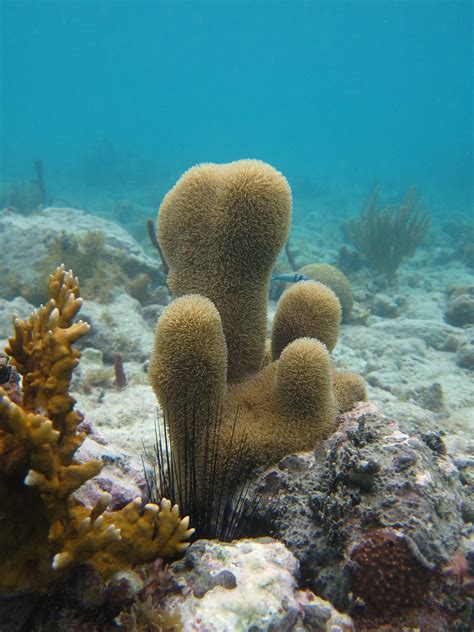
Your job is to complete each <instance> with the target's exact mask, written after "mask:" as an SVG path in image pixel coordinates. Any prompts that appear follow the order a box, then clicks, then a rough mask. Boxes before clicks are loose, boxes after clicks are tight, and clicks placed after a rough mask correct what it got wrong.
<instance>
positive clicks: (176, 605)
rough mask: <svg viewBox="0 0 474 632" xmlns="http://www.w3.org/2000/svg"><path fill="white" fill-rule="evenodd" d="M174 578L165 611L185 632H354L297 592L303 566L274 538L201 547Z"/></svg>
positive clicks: (322, 604)
mask: <svg viewBox="0 0 474 632" xmlns="http://www.w3.org/2000/svg"><path fill="white" fill-rule="evenodd" d="M170 573H171V575H172V577H174V578H175V583H176V585H177V587H178V589H177V590H176V591H175V593H174V594H169V595H167V596H165V598H164V600H163V609H164V612H166V613H169V614H170V615H173V614H174V615H175V616H176V615H177V616H179V618H180V619H181V621H182V627H181V628H180V629H181V630H183V632H191V631H192V630H196V628H198V629H199V628H200V629H203V630H211V629H213V630H234V631H235V632H247V631H248V630H288V631H290V630H308V631H309V630H313V631H314V632H330V631H331V630H332V631H335V630H340V631H341V632H342V631H344V632H354V630H355V628H354V625H353V623H352V621H351V619H350V617H349V616H348V615H347V614H342V613H340V612H338V611H337V610H336V609H335V608H334V607H333V606H332V605H331V604H330V603H328V602H327V601H324V600H323V599H321V598H319V597H317V596H316V595H314V594H313V593H312V592H311V591H309V590H298V587H297V583H296V577H297V575H298V562H297V561H296V559H295V557H294V556H293V555H292V554H291V553H290V552H289V551H288V549H287V548H286V547H285V546H284V545H283V544H282V543H281V542H276V541H275V540H272V539H271V538H259V539H254V540H252V539H243V540H238V541H236V542H232V543H221V542H216V541H212V542H208V541H205V540H203V541H199V542H196V543H194V544H192V545H191V547H190V548H189V549H188V551H187V552H186V555H185V557H184V559H183V560H181V561H179V562H176V563H174V564H172V565H171V566H170Z"/></svg>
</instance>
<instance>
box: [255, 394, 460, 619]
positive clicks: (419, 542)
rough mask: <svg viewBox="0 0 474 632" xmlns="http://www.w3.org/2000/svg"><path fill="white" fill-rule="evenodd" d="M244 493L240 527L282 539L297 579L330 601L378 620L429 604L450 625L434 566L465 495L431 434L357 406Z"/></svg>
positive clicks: (453, 534) (456, 538) (456, 525)
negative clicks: (246, 502)
mask: <svg viewBox="0 0 474 632" xmlns="http://www.w3.org/2000/svg"><path fill="white" fill-rule="evenodd" d="M254 492H255V494H257V495H260V496H261V500H260V502H259V504H258V507H257V510H256V512H255V514H254V515H253V517H252V519H251V521H250V522H251V524H250V525H249V528H250V530H249V533H250V532H252V533H267V534H269V535H271V536H272V537H275V538H277V539H278V540H281V541H282V542H284V543H285V545H286V546H287V547H288V548H289V549H290V550H291V551H292V553H293V554H294V555H295V556H296V558H297V559H298V560H299V562H300V564H301V577H302V581H303V585H305V586H307V587H308V588H310V589H311V590H313V591H314V592H315V593H317V594H318V595H320V596H322V597H323V598H325V599H328V600H329V601H331V602H332V603H333V604H334V605H335V606H336V607H337V608H339V609H342V610H347V609H349V608H352V612H353V614H354V616H356V614H357V613H359V615H360V616H362V617H372V619H374V618H375V619H377V617H381V621H383V619H384V616H387V617H388V618H389V620H390V616H393V610H394V609H396V610H397V617H398V620H399V623H402V621H403V622H405V621H406V622H407V624H410V625H411V624H412V623H413V624H414V625H415V624H417V621H418V622H419V620H420V619H416V617H417V616H418V617H420V616H424V615H425V614H426V612H425V610H424V608H425V606H426V608H428V602H429V601H430V602H431V605H430V608H431V610H432V611H433V609H434V611H436V609H437V607H439V611H437V616H439V617H440V618H441V619H442V617H445V618H446V621H447V622H448V623H449V624H450V625H451V623H452V620H451V619H450V616H451V615H452V612H451V611H450V607H449V598H448V599H447V602H446V600H444V602H443V608H441V605H440V602H438V601H437V600H438V599H440V598H439V591H441V592H442V588H441V587H440V586H441V585H442V583H440V580H439V577H440V574H439V571H440V569H441V568H442V567H443V566H444V565H445V564H447V563H448V561H449V560H450V558H451V557H452V555H453V554H454V553H455V552H456V551H457V549H458V548H459V547H460V545H461V542H462V537H463V534H464V531H465V530H466V528H467V527H466V524H465V523H464V521H463V515H462V512H461V507H462V506H463V502H464V504H465V499H466V495H465V494H464V489H463V485H462V482H461V480H460V476H459V471H458V469H457V468H456V467H455V465H454V464H453V462H452V461H451V459H450V458H449V457H448V456H447V455H446V446H445V445H444V443H443V441H442V438H441V437H440V435H438V434H436V433H434V432H425V433H417V432H416V431H415V432H413V428H410V427H409V424H402V423H400V424H399V423H397V421H395V420H394V419H390V418H388V417H385V416H384V415H383V414H381V413H380V412H378V410H377V409H376V408H375V406H373V405H371V404H367V403H363V404H359V405H358V406H357V408H356V409H354V410H353V411H351V412H349V413H346V414H344V415H343V416H342V417H341V420H340V424H339V426H338V429H337V431H336V432H335V433H334V434H333V435H332V436H331V437H330V438H329V439H327V440H326V441H324V442H323V443H321V444H320V445H319V446H318V447H317V448H316V450H315V451H314V452H307V453H300V454H295V455H291V456H287V457H285V458H284V459H282V460H281V461H280V462H279V463H278V464H277V465H276V466H274V467H272V468H270V469H267V470H266V471H264V472H263V473H262V474H261V475H260V476H259V478H258V480H257V482H256V484H255V487H254ZM464 517H465V515H464ZM252 529H254V531H252ZM374 587H375V588H376V589H375V588H374ZM350 595H352V599H351V597H350ZM451 605H452V604H451ZM410 609H414V611H415V612H416V614H415V615H414V616H415V619H410V616H409V615H410V613H411V610H410ZM453 609H455V606H454V605H453ZM390 613H392V614H390ZM405 615H406V619H404V617H405ZM392 620H393V619H392ZM379 623H380V621H379ZM364 629H365V628H364ZM367 629H382V628H377V627H375V628H373V627H372V628H367ZM399 629H401V627H400V628H399ZM426 629H428V628H426ZM430 629H431V628H430ZM433 629H436V630H437V629H438V628H433ZM439 629H440V630H441V629H454V628H449V626H448V627H446V628H439Z"/></svg>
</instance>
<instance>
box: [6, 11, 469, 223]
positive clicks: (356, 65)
mask: <svg viewBox="0 0 474 632" xmlns="http://www.w3.org/2000/svg"><path fill="white" fill-rule="evenodd" d="M473 6H474V5H473V3H472V2H470V1H467V2H459V1H443V0H441V1H434V0H433V1H417V2H403V1H402V2H392V1H379V2H366V1H360V2H359V1H356V0H353V1H351V2H337V1H336V2H334V1H333V2H298V1H292V2H278V1H274V2H255V1H254V2H233V1H222V0H221V1H219V2H200V1H197V0H196V1H194V2H175V1H173V2H171V1H169V2H158V1H154V2H147V1H141V0H135V1H129V0H126V1H120V0H117V1H108V2H103V1H98V0H97V1H96V0H82V1H78V0H71V1H69V0H61V1H60V2H58V1H55V2H50V1H45V0H26V1H11V0H2V1H1V19H2V27H1V28H2V30H1V33H2V45H1V49H2V66H1V71H2V80H1V85H2V101H1V121H2V122H1V126H2V128H1V135H2V147H1V171H2V176H1V177H2V178H3V179H22V178H23V179H28V178H32V177H33V175H34V174H33V167H32V161H33V160H34V159H38V158H39V159H41V160H42V161H43V164H44V167H45V173H46V177H47V181H48V185H49V187H50V188H51V189H54V190H55V192H57V194H58V195H59V194H61V196H62V197H64V198H67V199H70V198H73V201H74V202H75V203H77V205H81V204H85V202H86V201H87V202H88V204H89V206H88V210H90V209H91V208H92V210H97V211H98V212H100V207H101V200H102V199H103V196H110V195H112V196H113V195H123V194H124V191H125V192H126V193H127V192H128V193H129V194H130V196H132V193H131V192H132V191H133V192H135V195H136V192H137V191H142V192H144V191H148V192H149V193H148V194H147V196H146V197H145V198H144V202H145V203H146V204H152V203H153V204H154V205H155V206H156V205H157V204H158V203H159V201H160V199H161V196H162V195H163V193H165V192H166V190H167V189H168V188H169V187H170V186H171V185H172V184H173V183H174V181H175V180H176V178H177V177H178V176H179V174H180V173H181V172H182V171H183V170H184V169H186V168H187V167H189V166H191V165H193V164H195V163H198V162H201V161H212V162H225V161H230V160H235V159H238V158H243V157H252V158H254V157H255V158H261V159H262V160H265V161H267V162H270V163H271V164H272V165H274V166H275V167H277V168H278V169H279V170H281V171H282V172H283V173H284V174H285V175H286V176H287V177H288V179H289V180H290V183H291V185H292V188H293V191H294V194H295V198H296V200H297V201H298V200H299V199H301V200H304V199H317V198H318V196H319V197H324V198H328V197H329V198H330V197H333V198H342V199H343V200H344V201H345V203H347V199H348V198H349V199H350V200H351V201H352V202H353V203H354V208H357V210H358V208H359V202H360V201H361V200H364V199H366V198H367V197H368V195H369V193H370V191H371V190H372V188H373V186H374V185H375V184H381V185H382V186H384V187H386V188H387V189H388V191H389V192H391V194H392V195H393V196H394V197H396V196H400V195H402V194H403V193H404V192H405V191H406V189H407V188H408V186H410V185H411V184H417V185H418V187H419V190H420V191H422V192H423V195H424V197H425V198H426V200H427V204H428V205H429V207H430V208H431V210H432V212H434V213H435V214H436V213H439V214H440V215H442V216H443V217H446V215H449V213H450V212H451V210H453V209H455V210H456V211H458V212H463V213H466V214H469V213H470V212H471V211H472V186H473V185H472V182H473V178H472V176H473V172H472V167H473V157H472V141H473V103H472V95H473V50H472V27H473V21H472V20H473ZM132 197H133V196H132ZM296 210H297V212H298V208H297V209H296ZM302 212H304V211H302Z"/></svg>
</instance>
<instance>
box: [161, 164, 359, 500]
mask: <svg viewBox="0 0 474 632" xmlns="http://www.w3.org/2000/svg"><path fill="white" fill-rule="evenodd" d="M290 212H291V195H290V191H289V187H288V184H287V183H286V180H285V179H284V178H283V176H282V175H281V174H279V173H278V172H277V171H275V170H274V169H273V168H272V167H270V166H269V165H266V164H264V163H261V162H258V161H251V160H244V161H238V162H235V163H231V164H229V165H201V166H198V167H194V168H193V169H191V170H190V171H188V172H187V173H186V174H185V175H184V176H183V177H182V178H181V179H180V180H179V181H178V183H177V184H176V185H175V187H174V188H173V189H172V190H171V192H170V193H168V194H167V196H166V197H165V199H164V201H163V204H162V206H161V208H160V211H159V215H158V237H159V240H160V243H161V247H162V250H163V254H164V256H165V258H166V259H167V262H168V264H169V267H170V276H169V286H170V288H171V290H172V292H173V294H174V295H175V296H177V298H175V300H174V301H173V302H172V303H171V304H170V305H169V306H168V307H167V308H166V309H165V310H164V312H163V314H162V315H161V317H160V319H159V320H158V325H157V329H156V339H155V349H154V352H153V355H152V358H151V361H150V380H151V384H152V386H153V388H154V390H155V393H156V394H157V396H158V399H159V401H160V403H161V405H162V407H163V410H164V412H165V417H166V419H167V423H168V425H169V434H170V439H171V445H172V448H173V451H174V453H175V454H176V455H177V459H178V461H179V462H180V463H181V468H182V469H183V468H186V463H189V457H190V455H193V458H195V459H196V460H195V472H194V475H193V476H194V477H195V478H196V480H195V481H194V482H192V481H190V480H189V479H190V478H193V477H192V476H191V475H190V473H189V468H188V473H187V474H184V479H185V480H186V484H188V485H191V483H192V487H193V491H194V492H195V493H196V491H197V494H198V497H200V495H201V494H203V495H205V494H206V490H207V491H208V489H209V485H210V481H209V479H214V477H217V478H219V476H220V475H222V473H223V472H224V471H225V472H229V467H230V471H231V472H232V466H229V462H230V463H231V464H234V463H239V464H242V463H243V462H246V463H247V464H248V467H255V466H261V465H267V464H269V463H272V462H275V461H277V460H278V459H280V458H281V457H283V456H284V455H285V454H288V453H291V452H294V451H298V450H303V449H307V448H309V447H311V446H314V445H315V444H316V443H317V442H318V441H320V440H321V439H323V438H324V437H327V436H328V435H329V434H330V433H331V432H332V430H333V428H334V426H335V421H336V414H337V407H338V403H337V402H336V398H335V393H334V391H333V387H332V379H333V368H332V364H331V359H330V356H329V351H330V350H331V349H332V348H333V347H334V345H335V343H336V340H337V335H338V332H339V322H340V311H341V308H340V304H339V301H338V300H337V297H336V296H335V294H334V293H333V292H332V290H330V289H329V288H327V287H326V286H324V285H322V284H319V283H315V282H313V281H304V282H301V283H298V284H296V285H295V286H293V287H292V288H290V289H289V290H288V291H287V292H285V294H284V295H283V296H282V298H281V300H280V301H279V303H278V306H277V312H276V315H275V324H274V329H273V335H272V358H271V359H272V361H271V362H270V363H269V364H266V365H264V362H263V359H264V356H265V346H266V340H265V333H266V310H267V303H268V283H269V277H270V272H271V269H272V267H273V265H274V261H275V259H276V257H277V255H278V252H279V250H280V248H281V247H282V246H283V245H284V243H285V239H286V236H287V232H288V227H289V219H290ZM309 336H310V337H309ZM348 392H349V387H347V388H346V399H345V402H344V407H348V406H350V403H349V399H350V397H349V396H348ZM359 395H360V388H358V389H357V393H354V397H353V399H352V404H353V403H355V401H357V399H358V398H359ZM364 397H365V393H364ZM213 442H215V443H219V446H220V451H219V455H217V457H216V460H217V463H215V464H214V465H213V466H212V467H213V468H217V473H216V472H212V468H211V471H210V470H209V459H208V456H209V449H210V448H209V446H210V445H211V444H212V443H213ZM242 442H245V447H242ZM203 504H205V502H204V500H203Z"/></svg>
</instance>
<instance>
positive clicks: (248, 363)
mask: <svg viewBox="0 0 474 632" xmlns="http://www.w3.org/2000/svg"><path fill="white" fill-rule="evenodd" d="M290 221H291V191H290V187H289V186H288V182H287V181H286V179H285V178H284V177H283V176H282V174H281V173H279V172H278V171H276V170H275V169H273V167H271V166H270V165H267V164H265V163H263V162H260V161H258V160H239V161H236V162H231V163H230V164H223V165H216V164H203V165H198V166H196V167H193V168H192V169H190V170H189V171H187V172H186V173H185V174H184V175H183V176H182V177H181V178H180V179H179V180H178V182H177V183H176V185H175V186H174V187H173V188H172V189H171V191H170V192H169V193H168V194H167V195H166V196H165V198H164V200H163V202H162V204H161V207H160V211H159V214H158V241H159V243H160V246H161V249H162V252H163V255H164V257H165V259H166V262H167V264H168V266H169V278H168V285H169V287H170V290H171V292H172V293H173V296H181V295H183V294H202V295H203V296H205V297H207V298H208V299H210V300H211V301H212V302H213V303H214V305H215V306H216V308H217V310H218V312H219V314H220V318H221V321H222V326H223V329H224V333H225V337H226V343H227V350H228V368H227V372H228V378H229V379H231V380H234V379H239V378H242V377H245V376H246V375H248V374H249V373H251V372H253V371H257V370H258V369H259V368H260V360H261V355H262V352H263V347H264V344H265V332H266V326H267V300H268V288H269V282H270V274H271V271H272V268H273V265H274V263H275V260H276V257H277V255H278V253H279V252H280V250H281V248H282V247H283V245H284V244H285V241H286V239H287V237H288V232H289V228H290Z"/></svg>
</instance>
